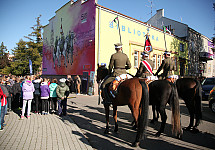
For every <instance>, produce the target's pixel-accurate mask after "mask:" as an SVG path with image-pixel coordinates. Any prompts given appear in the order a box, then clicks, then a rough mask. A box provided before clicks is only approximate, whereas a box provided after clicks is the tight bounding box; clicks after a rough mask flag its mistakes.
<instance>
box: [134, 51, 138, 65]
mask: <svg viewBox="0 0 215 150" xmlns="http://www.w3.org/2000/svg"><path fill="white" fill-rule="evenodd" d="M138 65H139V52H138V51H134V67H135V68H138Z"/></svg>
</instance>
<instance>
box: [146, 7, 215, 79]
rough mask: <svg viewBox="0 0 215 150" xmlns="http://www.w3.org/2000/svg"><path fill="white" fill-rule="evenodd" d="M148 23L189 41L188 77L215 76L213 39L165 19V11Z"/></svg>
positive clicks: (159, 11)
mask: <svg viewBox="0 0 215 150" xmlns="http://www.w3.org/2000/svg"><path fill="white" fill-rule="evenodd" d="M147 23H148V24H151V25H153V26H155V27H157V28H160V29H162V28H163V26H165V27H166V28H168V29H169V30H170V31H171V34H173V35H176V36H178V37H180V38H183V39H185V40H186V41H188V59H187V61H188V62H189V63H188V75H190V76H205V77H211V76H214V75H215V72H214V71H215V70H214V69H213V68H214V67H215V66H214V65H212V64H214V60H213V57H214V53H213V51H212V50H211V49H212V48H213V47H214V46H213V44H212V40H211V39H209V38H207V37H205V36H204V35H202V34H201V33H199V32H197V31H195V30H194V29H192V28H190V27H189V26H188V25H186V24H183V23H181V22H178V21H175V20H172V19H169V18H166V17H164V9H160V10H157V13H156V14H155V15H154V16H153V17H151V18H150V19H149V20H148V21H147ZM208 68H209V69H208ZM208 71H209V72H208Z"/></svg>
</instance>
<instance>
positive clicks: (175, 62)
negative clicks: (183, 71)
mask: <svg viewBox="0 0 215 150" xmlns="http://www.w3.org/2000/svg"><path fill="white" fill-rule="evenodd" d="M172 61H173V62H174V68H175V71H177V58H176V57H172Z"/></svg>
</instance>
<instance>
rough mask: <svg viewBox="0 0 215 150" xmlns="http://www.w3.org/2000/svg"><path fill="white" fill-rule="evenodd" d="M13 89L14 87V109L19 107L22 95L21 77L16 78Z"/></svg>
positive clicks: (12, 104) (12, 105)
mask: <svg viewBox="0 0 215 150" xmlns="http://www.w3.org/2000/svg"><path fill="white" fill-rule="evenodd" d="M12 89H13V101H12V103H11V107H12V109H16V108H19V105H20V96H21V87H20V79H19V78H16V80H15V83H14V84H13V87H12Z"/></svg>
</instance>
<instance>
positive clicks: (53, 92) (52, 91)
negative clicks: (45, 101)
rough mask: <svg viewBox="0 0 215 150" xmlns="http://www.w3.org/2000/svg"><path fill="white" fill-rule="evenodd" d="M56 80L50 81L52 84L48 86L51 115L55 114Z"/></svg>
mask: <svg viewBox="0 0 215 150" xmlns="http://www.w3.org/2000/svg"><path fill="white" fill-rule="evenodd" d="M57 86H58V85H57V79H56V78H54V79H53V80H52V83H51V84H50V85H49V89H50V100H51V108H52V111H51V112H52V113H55V112H56V110H57V93H56V88H57Z"/></svg>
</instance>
